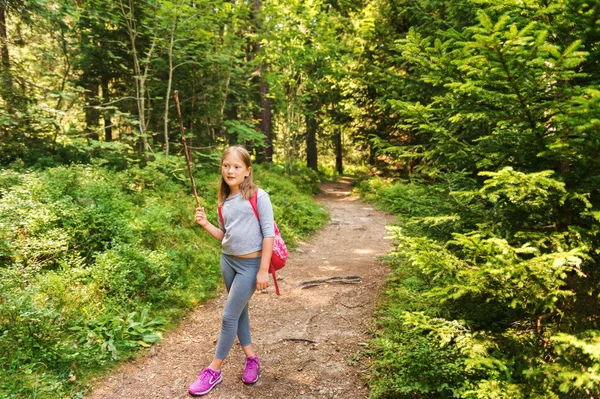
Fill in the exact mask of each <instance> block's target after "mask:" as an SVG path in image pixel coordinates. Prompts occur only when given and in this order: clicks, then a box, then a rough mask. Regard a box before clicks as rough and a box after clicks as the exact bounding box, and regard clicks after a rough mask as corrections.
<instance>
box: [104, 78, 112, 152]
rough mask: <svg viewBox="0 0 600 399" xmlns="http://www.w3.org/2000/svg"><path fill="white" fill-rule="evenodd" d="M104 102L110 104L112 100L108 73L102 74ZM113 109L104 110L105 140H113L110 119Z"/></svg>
mask: <svg viewBox="0 0 600 399" xmlns="http://www.w3.org/2000/svg"><path fill="white" fill-rule="evenodd" d="M101 79H102V102H103V103H104V104H108V103H109V102H110V93H109V92H108V84H109V81H110V79H109V77H108V76H107V75H102V78H101ZM111 113H112V111H110V110H108V109H107V110H105V111H104V115H103V118H104V141H106V142H109V141H112V140H113V136H112V121H111V120H110V116H111Z"/></svg>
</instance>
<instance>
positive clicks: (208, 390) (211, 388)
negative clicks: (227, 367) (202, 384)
mask: <svg viewBox="0 0 600 399" xmlns="http://www.w3.org/2000/svg"><path fill="white" fill-rule="evenodd" d="M222 382H223V375H221V376H219V380H218V381H217V382H215V385H213V386H212V387H210V388H209V389H207V390H206V391H204V392H191V391H190V390H189V389H188V393H189V394H190V395H192V396H204V395H206V394H207V393H209V392H210V391H212V390H213V388H214V387H216V386H217V385H219V384H220V383H222Z"/></svg>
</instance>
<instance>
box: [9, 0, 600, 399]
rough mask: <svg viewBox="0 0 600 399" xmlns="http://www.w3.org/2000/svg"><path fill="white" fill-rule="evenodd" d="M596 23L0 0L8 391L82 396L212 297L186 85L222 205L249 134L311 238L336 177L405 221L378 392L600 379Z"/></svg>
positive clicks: (447, 12) (486, 1) (522, 392)
mask: <svg viewBox="0 0 600 399" xmlns="http://www.w3.org/2000/svg"><path fill="white" fill-rule="evenodd" d="M599 20H600V2H598V1H584V0H556V1H545V0H496V1H491V0H456V1H441V0H339V1H326V0H312V1H296V0H291V1H278V0H268V1H267V0H264V1H262V2H261V1H260V0H253V1H243V0H239V1H238V0H235V1H219V0H215V1H204V0H199V1H192V0H180V1H166V0H143V1H135V2H134V1H133V0H115V1H97V0H0V110H1V113H0V168H1V169H0V268H1V269H2V270H1V272H2V273H0V364H2V369H0V389H1V391H0V392H1V394H2V396H3V397H7V398H21V397H36V398H56V397H65V398H66V397H82V396H83V395H84V393H85V390H86V385H85V379H86V376H88V375H89V374H90V373H92V372H93V370H97V369H99V368H102V367H105V366H107V365H109V364H110V363H111V362H113V361H115V360H119V359H123V358H125V357H127V356H128V354H130V353H133V352H134V351H135V350H136V349H138V348H140V347H144V346H148V345H151V344H152V343H153V342H155V341H156V340H157V339H159V338H160V332H161V331H162V330H164V329H166V328H168V327H169V326H170V325H172V324H173V323H175V322H176V320H177V318H178V317H179V316H180V315H181V314H183V313H184V312H185V311H186V309H189V308H190V307H191V306H194V305H195V304H197V303H198V302H199V301H201V300H202V299H203V298H206V297H208V296H210V295H211V293H212V292H214V286H215V284H216V283H217V281H218V269H217V267H216V264H217V263H216V262H217V260H216V259H217V256H218V248H217V247H216V246H211V245H209V244H206V242H207V241H206V240H204V239H203V237H202V234H203V233H202V232H201V231H197V230H195V229H193V228H192V227H193V220H192V218H191V215H192V211H193V207H194V205H195V204H194V203H193V201H191V200H190V196H189V194H190V190H189V187H188V186H187V180H186V179H187V177H186V176H185V173H186V169H185V161H184V158H183V156H182V146H181V144H180V143H181V141H180V139H179V136H178V135H179V126H178V123H177V118H176V114H175V109H174V107H173V100H172V92H173V90H175V89H177V90H178V91H179V98H180V99H181V109H182V116H183V123H184V126H185V131H186V134H187V139H188V143H189V146H190V148H191V151H192V157H193V159H194V163H195V169H194V173H195V175H196V179H197V181H198V186H199V192H200V195H201V197H202V201H204V202H205V203H206V206H207V207H209V209H210V207H213V208H214V203H213V202H214V201H213V198H214V197H215V183H216V181H217V179H218V175H217V174H216V170H217V168H218V156H219V152H220V150H221V149H222V148H223V147H224V146H226V145H229V144H234V143H242V144H244V145H246V146H247V147H248V148H249V149H250V150H251V152H252V153H253V156H254V157H255V159H256V161H257V163H258V164H259V165H258V171H259V173H257V176H261V179H262V180H261V181H260V183H261V185H262V186H264V187H265V188H267V189H269V190H268V191H270V192H272V193H273V194H272V195H273V202H274V205H275V211H276V215H277V217H278V222H279V220H281V223H279V224H281V225H282V229H283V233H284V235H285V236H286V239H287V240H289V241H290V242H291V244H292V245H293V241H294V239H295V238H297V237H302V236H305V235H307V234H310V233H311V232H312V231H314V230H315V229H317V228H318V227H319V226H321V225H322V223H323V222H324V221H325V219H326V215H325V214H324V213H323V211H322V210H321V209H319V208H318V206H316V205H315V204H314V203H313V202H312V200H311V198H310V194H311V193H312V192H314V189H315V187H316V183H318V181H319V179H321V178H323V176H328V177H333V176H335V175H339V174H342V173H348V172H351V173H356V174H359V175H361V177H360V178H359V179H358V180H359V182H358V184H357V189H358V190H359V191H360V192H361V195H363V197H364V198H366V199H368V200H371V201H374V202H376V203H378V204H379V205H381V206H382V207H384V208H385V209H388V210H389V211H391V212H393V213H395V214H397V215H398V224H397V225H396V226H394V227H391V228H390V235H391V236H392V237H393V238H394V240H395V243H396V250H395V251H394V252H393V253H392V254H390V257H389V263H390V265H391V266H392V268H393V273H392V275H391V277H390V280H389V284H388V286H387V287H388V288H387V291H386V293H385V296H384V300H383V303H382V305H381V308H380V311H379V313H378V315H377V320H378V322H379V329H378V331H377V332H376V338H375V340H374V345H373V348H372V349H371V350H369V351H368V352H366V353H365V357H366V359H369V361H370V363H371V365H372V376H371V378H370V379H369V381H368V383H369V384H370V386H371V394H372V396H373V397H376V398H417V397H418V398H449V397H461V398H582V399H583V398H586V399H588V398H598V397H600V389H599V388H598V386H599V385H600V326H599V323H600V320H599V312H598V307H599V306H598V305H599V303H598V302H599V295H600V289H599V283H600V281H599V280H600V273H598V262H599V260H600V259H599V253H598V248H599V246H598V239H599V234H600V211H599V202H600V199H599V192H598V187H599V186H600V165H599V163H600V160H599V155H600V86H599V83H600V65H599V61H600V47H599V46H600V26H599ZM278 193H279V195H278ZM290 193H295V195H290ZM213 210H214V209H213ZM190 243H193V244H192V245H190ZM198 274H201V275H203V276H204V278H203V279H202V280H198V279H196V278H194V277H195V276H197V275H198Z"/></svg>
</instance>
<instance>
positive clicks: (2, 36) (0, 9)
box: [0, 1, 13, 91]
mask: <svg viewBox="0 0 600 399" xmlns="http://www.w3.org/2000/svg"><path fill="white" fill-rule="evenodd" d="M0 57H1V58H2V61H1V62H2V85H3V86H4V89H6V90H8V91H10V90H11V89H12V86H13V82H12V76H11V73H10V58H9V53H8V32H7V29H6V6H5V4H4V1H0Z"/></svg>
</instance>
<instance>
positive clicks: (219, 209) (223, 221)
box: [217, 205, 225, 228]
mask: <svg viewBox="0 0 600 399" xmlns="http://www.w3.org/2000/svg"><path fill="white" fill-rule="evenodd" d="M221 208H222V206H221V205H219V206H218V207H217V213H218V214H219V220H220V221H221V225H222V226H223V228H225V220H223V212H222V211H221Z"/></svg>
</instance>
